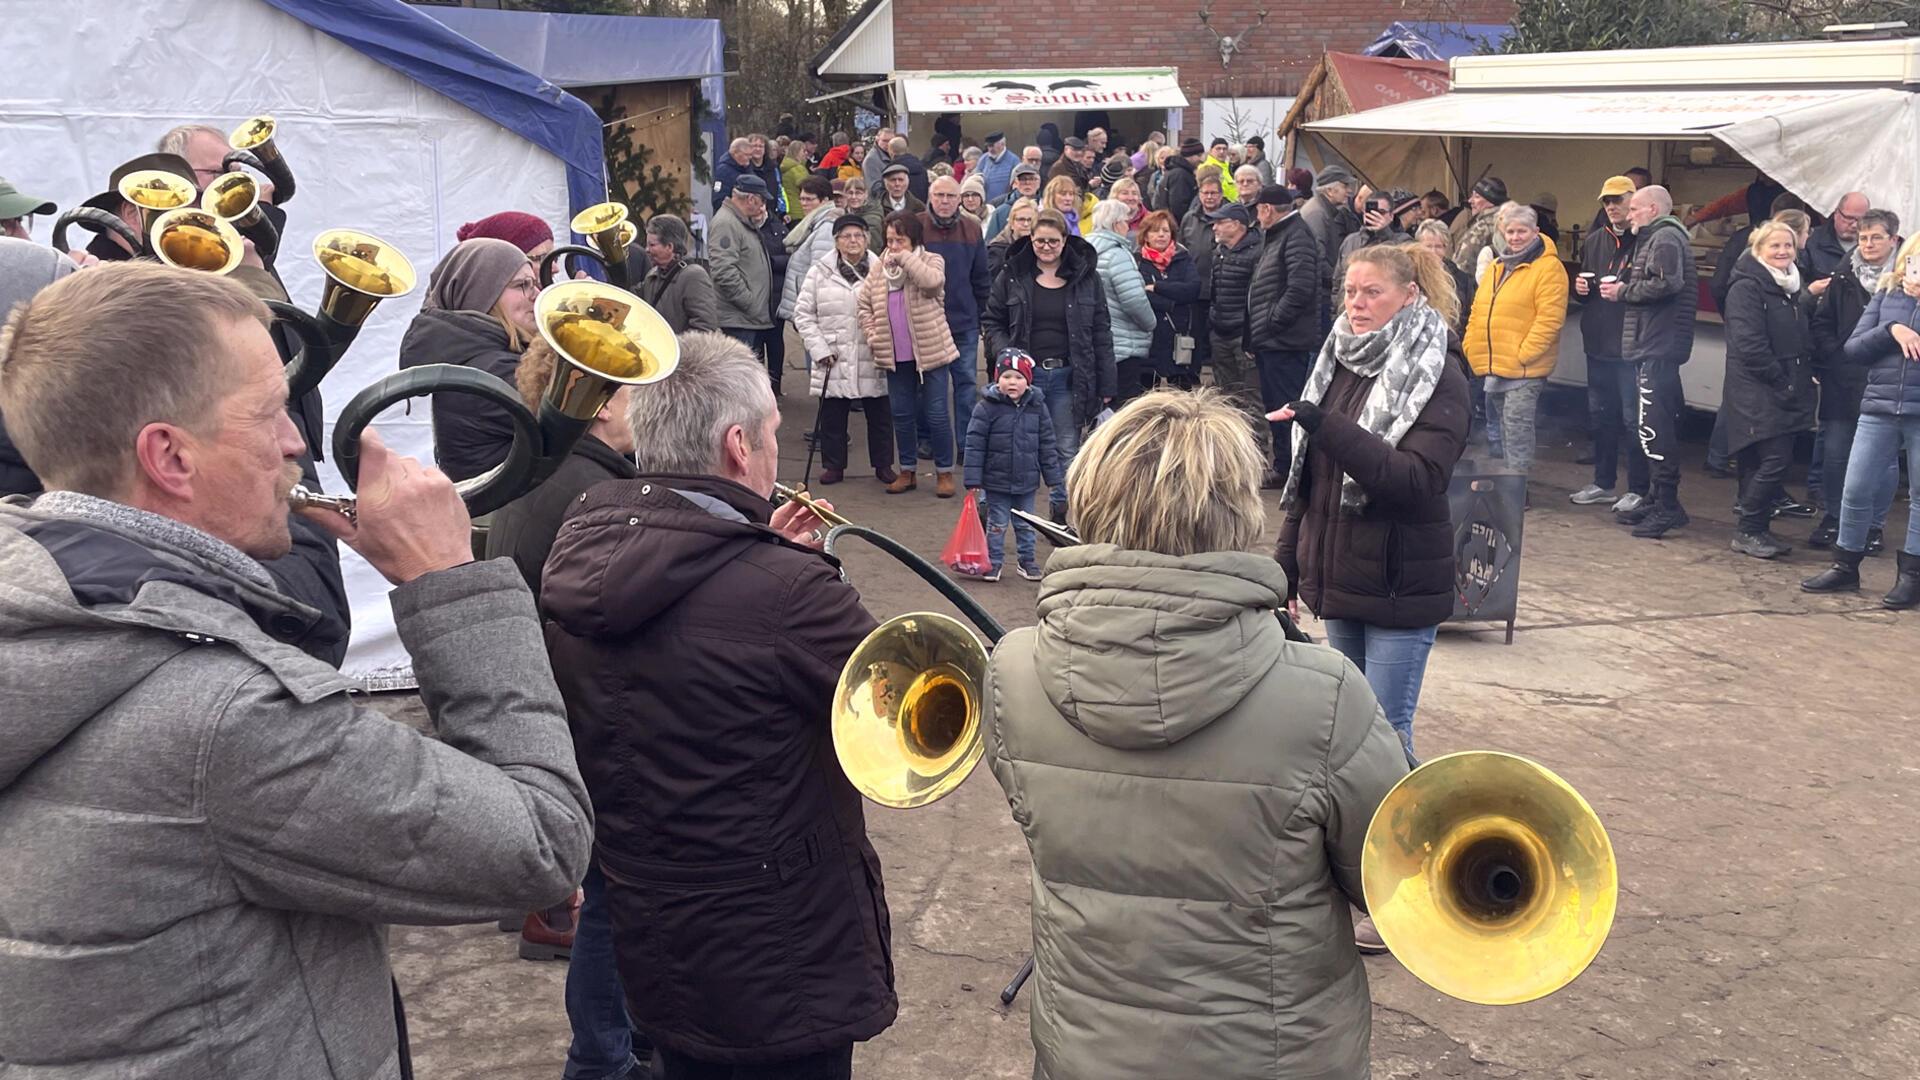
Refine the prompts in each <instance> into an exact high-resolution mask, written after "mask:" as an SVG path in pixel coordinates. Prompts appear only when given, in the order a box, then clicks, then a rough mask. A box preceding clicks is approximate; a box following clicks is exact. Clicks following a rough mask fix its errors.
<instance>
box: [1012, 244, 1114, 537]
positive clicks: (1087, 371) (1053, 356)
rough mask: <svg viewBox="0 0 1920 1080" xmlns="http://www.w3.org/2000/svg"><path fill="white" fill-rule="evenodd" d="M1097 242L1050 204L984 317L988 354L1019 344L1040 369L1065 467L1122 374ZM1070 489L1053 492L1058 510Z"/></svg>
mask: <svg viewBox="0 0 1920 1080" xmlns="http://www.w3.org/2000/svg"><path fill="white" fill-rule="evenodd" d="M1096 262H1097V256H1096V255H1095V254H1094V250H1093V245H1092V244H1089V243H1087V242H1086V241H1085V240H1082V239H1080V238H1079V237H1078V236H1070V235H1068V233H1067V221H1066V218H1064V217H1062V216H1061V215H1060V212H1059V211H1057V210H1053V209H1044V210H1041V211H1040V215H1039V217H1038V218H1036V219H1035V222H1034V226H1033V235H1032V236H1029V237H1027V238H1026V239H1025V240H1021V241H1019V242H1018V243H1016V244H1014V246H1013V249H1012V250H1011V251H1009V252H1007V265H1006V269H1005V271H1004V272H1003V273H1001V275H1000V276H999V277H997V278H995V279H994V282H993V292H992V293H991V294H990V295H989V296H988V298H987V310H986V313H985V314H984V315H983V316H982V317H981V319H980V330H981V333H983V334H985V335H986V339H987V354H988V355H989V356H999V355H1000V350H1002V349H1019V350H1020V351H1022V352H1024V353H1026V354H1027V355H1029V356H1031V357H1033V359H1034V363H1035V365H1036V366H1037V367H1038V368H1039V370H1038V371H1036V372H1034V375H1035V380H1034V383H1035V385H1037V386H1038V387H1040V392H1041V394H1043V395H1045V397H1046V401H1047V411H1048V412H1050V413H1052V414H1053V431H1054V437H1055V439H1056V440H1057V441H1058V442H1059V445H1060V462H1061V464H1062V466H1065V465H1066V464H1068V463H1070V462H1072V461H1073V455H1074V453H1075V452H1076V451H1077V450H1079V449H1080V432H1081V430H1082V429H1083V428H1085V427H1086V426H1087V425H1088V424H1090V423H1092V422H1093V418H1094V417H1095V416H1097V415H1099V413H1100V410H1101V408H1102V407H1103V406H1104V405H1105V404H1106V403H1107V402H1109V401H1111V400H1113V396H1114V393H1115V391H1116V389H1117V385H1118V383H1117V375H1116V373H1115V370H1114V360H1113V332H1112V324H1111V323H1110V322H1109V321H1108V316H1107V299H1106V294H1105V293H1104V292H1102V290H1101V288H1100V273H1099V268H1098V266H1097V265H1096ZM1066 494H1067V493H1066V492H1065V491H1055V492H1054V493H1053V508H1054V515H1055V517H1056V518H1058V517H1059V516H1060V514H1061V512H1062V508H1063V507H1064V506H1065V505H1066V502H1065V500H1066Z"/></svg>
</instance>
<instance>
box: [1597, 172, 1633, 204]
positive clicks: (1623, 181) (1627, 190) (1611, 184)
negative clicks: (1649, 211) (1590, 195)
mask: <svg viewBox="0 0 1920 1080" xmlns="http://www.w3.org/2000/svg"><path fill="white" fill-rule="evenodd" d="M1634 190H1635V189H1634V186H1633V181H1632V180H1631V179H1630V178H1628V177H1625V176H1609V177H1607V182H1606V183H1604V184H1601V185H1600V197H1601V198H1603V199H1604V198H1606V197H1608V196H1609V195H1631V194H1633V193H1634Z"/></svg>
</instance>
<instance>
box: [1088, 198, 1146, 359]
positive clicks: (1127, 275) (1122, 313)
mask: <svg viewBox="0 0 1920 1080" xmlns="http://www.w3.org/2000/svg"><path fill="white" fill-rule="evenodd" d="M1087 242H1088V243H1090V244H1092V245H1093V250H1094V251H1096V252H1098V253H1099V256H1100V261H1099V266H1100V285H1101V288H1103V289H1104V290H1105V291H1106V294H1107V315H1108V318H1109V319H1110V320H1111V321H1112V323H1113V358H1114V359H1115V360H1128V359H1132V358H1134V357H1145V356H1146V355H1147V354H1148V353H1150V352H1152V351H1153V301H1152V300H1151V299H1149V298H1148V296H1147V286H1146V282H1144V281H1142V280H1141V279H1140V264H1139V263H1136V262H1134V261H1133V245H1132V244H1130V243H1128V241H1127V238H1126V237H1124V236H1121V235H1120V234H1119V233H1117V232H1113V231H1111V230H1109V229H1096V230H1094V233H1093V235H1092V236H1089V237H1087Z"/></svg>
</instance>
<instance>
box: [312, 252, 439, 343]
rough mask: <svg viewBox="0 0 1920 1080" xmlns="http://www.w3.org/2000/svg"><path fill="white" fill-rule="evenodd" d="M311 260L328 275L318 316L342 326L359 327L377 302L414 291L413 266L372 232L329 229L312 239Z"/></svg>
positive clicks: (321, 295)
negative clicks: (325, 317)
mask: <svg viewBox="0 0 1920 1080" xmlns="http://www.w3.org/2000/svg"><path fill="white" fill-rule="evenodd" d="M313 257H314V259H315V260H316V261H318V262H319V263H320V269H322V270H324V271H325V272H326V275H327V282H326V285H325V286H324V287H323V288H322V290H321V293H320V313H321V314H322V315H326V316H328V317H330V318H332V319H333V321H335V322H337V323H339V324H341V325H343V326H359V325H360V324H361V323H363V322H365V321H366V320H367V316H368V315H369V314H371V313H372V312H373V309H374V308H375V307H378V306H379V304H380V301H382V300H391V299H393V298H394V297H396V296H405V295H406V294H407V293H409V292H412V291H413V286H414V282H415V281H416V277H415V275H414V272H413V264H412V263H410V262H408V261H407V257H406V256H405V255H402V254H400V250H399V249H398V248H396V247H394V246H393V245H392V244H389V243H387V242H386V241H385V240H382V239H380V238H379V237H377V236H374V235H373V234H371V233H363V232H357V231H355V230H353V229H328V230H327V231H325V232H323V233H321V234H320V235H319V236H316V237H314V238H313Z"/></svg>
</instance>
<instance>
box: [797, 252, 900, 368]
mask: <svg viewBox="0 0 1920 1080" xmlns="http://www.w3.org/2000/svg"><path fill="white" fill-rule="evenodd" d="M866 258H867V264H866V272H867V273H869V274H877V273H879V272H880V260H878V259H876V258H874V257H873V255H872V254H868V255H867V257H866ZM859 302H860V283H859V282H853V281H848V280H847V279H846V278H845V277H843V276H841V274H840V258H839V255H838V254H837V253H836V254H833V255H829V256H827V257H825V258H822V259H815V260H814V263H813V267H812V268H811V269H809V270H808V271H807V276H806V278H805V279H804V280H802V281H801V282H800V291H799V295H797V296H795V297H794V303H793V328H794V329H795V330H798V331H799V332H800V340H802V341H804V342H806V345H807V355H808V356H811V357H815V358H816V362H815V363H814V365H813V372H812V374H811V375H810V376H809V378H808V386H807V392H808V393H810V394H812V395H813V396H814V397H821V396H823V395H824V396H826V397H836V398H871V397H886V396H887V373H886V372H885V371H883V370H881V369H880V368H879V367H878V366H877V365H875V364H874V362H873V349H871V348H870V347H868V345H867V337H866V335H865V334H863V333H861V332H860V309H859ZM822 356H832V357H833V358H834V365H833V366H832V367H830V368H829V367H822V366H820V364H819V363H818V362H817V358H819V357H822Z"/></svg>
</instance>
